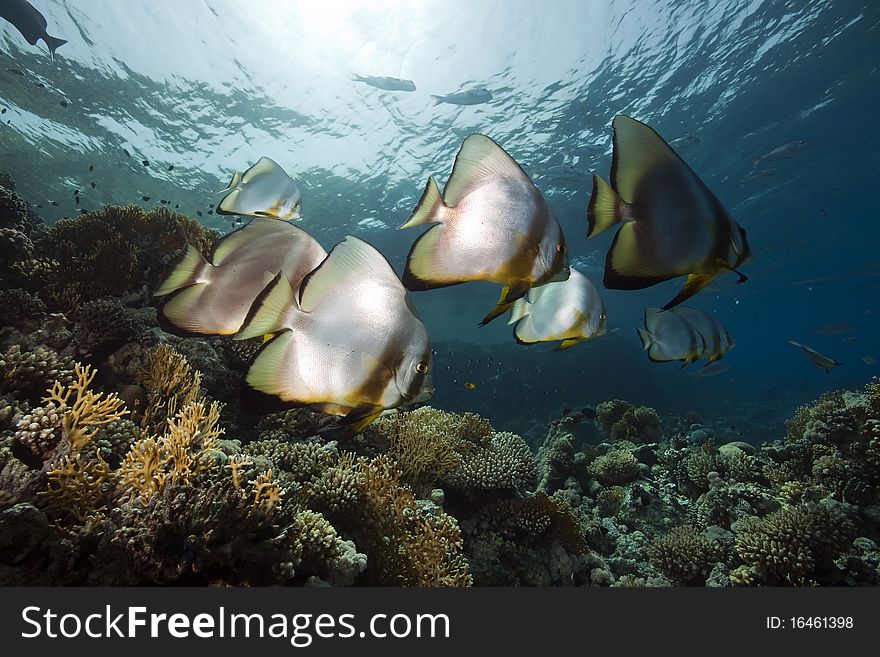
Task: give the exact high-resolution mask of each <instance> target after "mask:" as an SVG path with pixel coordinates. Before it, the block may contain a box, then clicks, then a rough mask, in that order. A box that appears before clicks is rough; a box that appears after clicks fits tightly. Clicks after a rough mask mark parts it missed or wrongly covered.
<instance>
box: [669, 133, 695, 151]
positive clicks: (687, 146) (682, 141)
mask: <svg viewBox="0 0 880 657" xmlns="http://www.w3.org/2000/svg"><path fill="white" fill-rule="evenodd" d="M669 145H670V146H671V147H672V148H674V149H675V152H676V153H678V154H679V155H681V154H682V153H686V152H687V151H690V150H693V149H694V148H696V147H697V146H699V145H700V140H699V139H698V138H697V137H694V136H693V135H692V134H691V133H689V132H688V133H686V134H684V135H682V136H681V137H678V138H677V139H673V140H672V141H670V142H669Z"/></svg>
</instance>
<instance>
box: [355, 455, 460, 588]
mask: <svg viewBox="0 0 880 657" xmlns="http://www.w3.org/2000/svg"><path fill="white" fill-rule="evenodd" d="M355 467H356V468H357V470H358V471H359V472H360V475H361V479H360V482H361V486H362V500H363V501H362V506H363V508H364V511H363V513H364V519H365V520H366V521H367V523H368V529H369V532H367V533H365V534H364V535H363V536H362V537H360V540H356V541H355V542H356V544H357V545H358V547H362V544H363V546H364V549H365V550H366V551H367V557H368V561H367V564H368V565H367V571H368V573H370V576H371V578H372V580H373V581H374V582H376V583H380V584H385V585H393V584H397V585H403V586H470V585H471V584H472V582H473V580H472V578H471V575H470V572H469V568H468V562H467V559H465V557H464V555H462V553H461V549H462V544H463V541H462V537H461V531H460V530H459V527H458V524H457V523H456V521H455V519H454V518H452V517H451V516H448V515H446V514H445V513H439V514H436V515H432V516H427V515H425V514H424V513H422V512H420V510H419V508H418V506H417V505H416V500H415V497H414V496H413V493H412V490H410V488H409V487H404V486H401V485H400V471H399V470H398V469H397V468H396V467H395V466H394V463H393V461H391V460H390V459H388V458H386V457H381V458H377V459H374V460H372V461H364V460H361V461H359V462H358V463H357V465H356V466H355ZM362 529H366V528H362ZM377 537H378V540H376V539H377ZM368 543H372V545H368Z"/></svg>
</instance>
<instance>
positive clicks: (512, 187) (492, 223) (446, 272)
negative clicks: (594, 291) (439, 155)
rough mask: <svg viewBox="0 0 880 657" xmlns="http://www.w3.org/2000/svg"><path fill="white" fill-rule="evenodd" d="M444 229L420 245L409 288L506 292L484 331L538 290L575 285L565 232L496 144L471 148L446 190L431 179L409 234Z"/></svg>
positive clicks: (412, 257)
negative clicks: (472, 284) (479, 284)
mask: <svg viewBox="0 0 880 657" xmlns="http://www.w3.org/2000/svg"><path fill="white" fill-rule="evenodd" d="M426 224H437V225H436V226H433V227H432V228H430V229H429V230H428V231H426V232H425V233H423V234H422V235H421V236H420V237H419V238H418V239H417V240H416V241H415V243H414V244H413V246H412V248H411V249H410V252H409V256H408V257H407V260H406V268H405V270H404V274H403V283H404V285H405V286H406V287H407V288H408V289H410V290H431V289H434V288H438V287H446V286H448V285H457V284H459V283H464V282H466V281H491V282H494V283H501V284H503V285H504V286H505V288H504V291H503V292H502V294H501V300H500V301H499V302H498V305H497V306H496V307H495V309H494V310H493V311H492V312H490V313H489V314H488V315H486V317H484V318H483V321H482V322H481V323H480V325H481V326H482V325H484V324H487V323H488V322H490V321H492V320H493V319H495V318H496V317H498V316H499V315H501V314H503V313H504V312H505V311H506V310H507V309H508V308H510V306H511V305H512V304H513V302H514V301H516V300H517V299H519V298H522V297H523V296H525V294H526V292H528V291H529V289H530V288H532V287H535V286H538V285H542V284H543V283H547V282H549V281H552V280H565V279H567V278H568V255H567V252H566V246H565V237H564V236H563V234H562V228H561V227H560V226H559V222H558V221H556V217H555V216H554V215H553V212H552V211H551V210H550V208H549V207H548V206H547V203H546V202H545V201H544V197H543V196H542V195H541V192H540V191H538V188H537V187H535V185H534V184H533V183H532V181H531V180H530V179H529V177H528V176H527V175H526V173H525V172H524V171H523V170H522V169H521V168H520V166H519V165H518V164H517V163H516V162H515V161H514V159H513V158H512V157H510V155H508V154H507V153H506V152H505V151H504V149H503V148H501V146H499V145H498V144H496V143H495V142H494V141H492V140H491V139H490V138H489V137H486V136H485V135H480V134H474V135H470V136H469V137H468V138H467V139H465V140H464V143H463V144H462V145H461V149H460V150H459V151H458V155H456V157H455V165H454V166H453V167H452V175H451V176H450V177H449V181H448V182H447V183H446V189H445V190H444V191H443V194H442V195H441V194H440V188H439V187H438V186H437V182H436V181H435V180H434V178H429V179H428V183H427V185H426V186H425V191H424V193H423V194H422V198H421V199H420V200H419V203H418V205H417V206H416V208H415V210H414V211H413V213H412V214H411V215H410V217H409V219H407V221H406V222H405V223H404V224H403V225H402V226H401V228H409V227H411V226H422V225H426Z"/></svg>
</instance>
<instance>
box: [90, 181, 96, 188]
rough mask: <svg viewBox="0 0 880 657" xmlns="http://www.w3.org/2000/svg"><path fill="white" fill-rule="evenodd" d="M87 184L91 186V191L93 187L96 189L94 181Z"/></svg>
mask: <svg viewBox="0 0 880 657" xmlns="http://www.w3.org/2000/svg"><path fill="white" fill-rule="evenodd" d="M89 184H90V185H91V186H92V189H94V188H95V187H97V185H96V184H95V181H92V182H91V183H89Z"/></svg>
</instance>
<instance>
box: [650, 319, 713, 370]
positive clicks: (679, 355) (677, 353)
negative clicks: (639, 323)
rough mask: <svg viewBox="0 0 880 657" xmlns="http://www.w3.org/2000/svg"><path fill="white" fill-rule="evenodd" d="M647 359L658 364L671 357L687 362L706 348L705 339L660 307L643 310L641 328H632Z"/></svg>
mask: <svg viewBox="0 0 880 657" xmlns="http://www.w3.org/2000/svg"><path fill="white" fill-rule="evenodd" d="M636 331H637V332H638V334H639V337H640V338H641V339H642V347H643V348H644V349H645V351H647V352H648V358H650V359H651V360H652V361H654V362H657V363H660V362H666V361H671V360H680V361H682V367H684V366H685V365H689V364H690V363H693V362H694V361H696V360H699V358H700V356H701V355H702V354H703V353H704V352H705V351H706V342H705V341H704V340H703V336H701V335H700V333H699V331H697V329H695V328H694V327H693V326H692V325H691V324H690V322H688V321H686V320H684V319H682V318H681V317H680V316H679V315H676V314H675V313H672V312H668V311H664V310H662V309H660V308H648V309H647V310H645V328H644V329H636Z"/></svg>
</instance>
